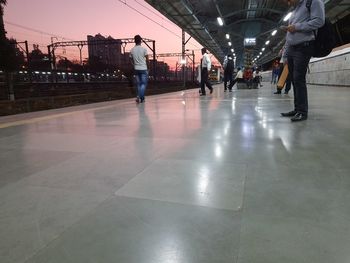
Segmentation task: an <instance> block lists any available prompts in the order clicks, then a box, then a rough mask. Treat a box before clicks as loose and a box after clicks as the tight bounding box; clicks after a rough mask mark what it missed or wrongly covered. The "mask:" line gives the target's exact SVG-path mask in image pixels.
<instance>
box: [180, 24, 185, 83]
mask: <svg viewBox="0 0 350 263" xmlns="http://www.w3.org/2000/svg"><path fill="white" fill-rule="evenodd" d="M185 48H186V40H185V30H183V29H182V57H181V64H182V78H183V81H184V84H183V87H184V88H185V87H186V76H185V63H186V62H185V61H186V57H185V52H186V51H185V50H186V49H185Z"/></svg>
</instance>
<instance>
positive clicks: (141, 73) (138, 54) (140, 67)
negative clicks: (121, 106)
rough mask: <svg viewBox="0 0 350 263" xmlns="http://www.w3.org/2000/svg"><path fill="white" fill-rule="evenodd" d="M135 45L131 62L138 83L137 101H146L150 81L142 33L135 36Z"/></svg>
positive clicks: (131, 53) (131, 54) (131, 52)
mask: <svg viewBox="0 0 350 263" xmlns="http://www.w3.org/2000/svg"><path fill="white" fill-rule="evenodd" d="M134 40H135V44H136V45H135V46H134V47H133V48H132V49H131V50H130V58H131V63H132V64H133V66H134V70H135V76H136V83H137V98H136V102H137V103H142V102H144V101H145V91H146V86H147V83H148V71H147V61H148V55H147V49H146V48H144V47H142V46H141V41H142V38H141V36H140V35H136V36H135V37H134Z"/></svg>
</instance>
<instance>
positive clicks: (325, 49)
mask: <svg viewBox="0 0 350 263" xmlns="http://www.w3.org/2000/svg"><path fill="white" fill-rule="evenodd" d="M311 4H312V0H307V1H306V7H307V9H308V10H309V13H310V12H311V11H310V8H311ZM314 34H315V47H314V51H313V54H312V56H313V57H315V58H322V57H326V56H328V55H329V54H330V53H331V52H332V50H333V48H335V47H336V40H335V31H334V28H333V25H332V23H331V21H330V20H329V19H328V18H327V17H326V19H325V23H324V25H323V26H322V27H320V28H319V29H317V33H316V30H315V31H314Z"/></svg>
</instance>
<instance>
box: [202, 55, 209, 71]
mask: <svg viewBox="0 0 350 263" xmlns="http://www.w3.org/2000/svg"><path fill="white" fill-rule="evenodd" d="M202 68H207V69H208V71H209V70H210V69H211V61H210V57H209V55H208V54H207V53H204V54H203V57H202Z"/></svg>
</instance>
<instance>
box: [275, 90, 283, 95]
mask: <svg viewBox="0 0 350 263" xmlns="http://www.w3.org/2000/svg"><path fill="white" fill-rule="evenodd" d="M281 93H282V92H281V91H280V90H278V91H276V92H274V93H273V94H281Z"/></svg>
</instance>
